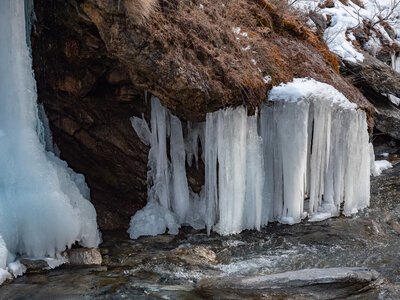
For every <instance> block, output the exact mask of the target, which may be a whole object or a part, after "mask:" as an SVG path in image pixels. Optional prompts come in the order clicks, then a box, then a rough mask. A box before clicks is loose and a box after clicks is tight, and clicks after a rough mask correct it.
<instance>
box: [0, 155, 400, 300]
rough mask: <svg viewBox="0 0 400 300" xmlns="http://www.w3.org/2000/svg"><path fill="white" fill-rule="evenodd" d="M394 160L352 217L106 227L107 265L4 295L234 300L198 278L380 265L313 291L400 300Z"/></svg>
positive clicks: (398, 191) (35, 277)
mask: <svg viewBox="0 0 400 300" xmlns="http://www.w3.org/2000/svg"><path fill="white" fill-rule="evenodd" d="M390 160H392V162H393V163H394V167H393V168H392V169H389V170H387V171H385V172H384V173H383V174H382V175H381V176H379V177H373V178H371V205H370V207H369V208H368V209H365V210H364V211H362V212H360V213H358V214H356V215H354V216H353V217H338V218H333V219H329V220H325V221H322V222H318V223H307V222H302V223H300V224H296V225H293V226H289V225H281V224H270V225H269V226H267V227H265V228H263V229H262V230H261V231H260V232H257V231H245V232H242V233H241V234H237V235H232V236H224V237H221V236H219V235H217V234H211V235H210V236H207V234H206V232H205V231H195V230H193V229H191V228H189V227H185V228H182V229H181V231H180V233H179V235H177V236H170V235H162V236H156V237H142V238H139V239H138V240H130V239H129V238H128V235H127V234H126V233H124V232H103V243H102V244H101V245H100V250H101V253H102V254H103V264H102V265H101V266H93V267H87V266H68V265H65V266H61V267H60V268H57V269H54V270H50V271H42V272H39V273H30V274H26V275H24V276H22V277H19V278H17V279H16V280H14V281H13V282H12V283H9V284H5V285H4V286H2V287H1V288H0V299H46V298H47V299H48V298H51V299H91V298H96V299H111V298H112V299H115V298H118V299H120V298H127V299H206V298H207V299H208V298H214V299H225V298H229V299H231V298H235V297H234V296H232V295H231V296H226V297H225V296H224V295H225V294H224V293H223V292H220V293H218V291H217V289H218V287H215V288H211V290H208V291H204V289H203V290H201V289H199V282H201V281H204V279H207V278H208V280H209V281H210V279H211V283H212V282H213V281H214V280H215V281H216V280H219V279H221V278H223V279H224V280H228V282H230V284H231V285H232V286H234V285H235V282H236V279H237V278H238V277H243V276H260V275H267V274H275V273H281V272H286V271H295V270H301V269H314V268H341V267H366V268H370V269H374V270H376V271H377V272H378V273H379V274H380V276H381V280H380V283H379V285H376V286H374V287H369V288H368V289H358V290H357V292H355V293H354V292H349V293H348V292H345V293H344V294H334V296H332V295H331V294H329V295H322V296H318V295H319V294H318V293H320V292H321V291H316V292H315V291H313V294H312V295H314V296H315V295H317V296H315V297H316V298H321V299H331V298H332V297H333V298H336V297H339V296H340V297H341V298H346V297H347V298H349V299H350V298H351V299H399V298H400V239H399V235H400V180H399V177H400V164H396V162H397V161H398V157H396V156H391V157H390ZM309 272H313V271H312V270H310V271H309ZM216 286H217V284H216ZM312 286H313V288H312V289H316V288H317V287H316V286H315V287H314V285H312ZM332 288H333V289H342V286H340V287H339V286H338V285H337V284H336V285H332V286H330V289H332ZM314 292H315V293H316V294H315V293H314ZM307 295H308V296H307ZM310 295H311V294H305V295H300V294H296V292H295V290H293V291H291V289H290V288H289V289H287V290H286V291H284V292H282V291H280V292H276V293H272V294H271V293H263V294H262V295H261V294H257V292H256V291H254V292H253V294H252V293H251V292H250V294H249V293H247V294H246V297H243V295H242V296H240V295H239V296H238V298H237V299H243V298H247V299H254V298H255V299H277V298H278V299H279V298H280V299H309V298H313V297H311V296H310ZM338 295H339V296H338ZM333 298H332V299H333Z"/></svg>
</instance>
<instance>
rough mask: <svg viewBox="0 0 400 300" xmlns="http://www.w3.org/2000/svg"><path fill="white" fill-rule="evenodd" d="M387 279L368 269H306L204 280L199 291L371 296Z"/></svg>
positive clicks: (210, 295) (214, 295)
mask: <svg viewBox="0 0 400 300" xmlns="http://www.w3.org/2000/svg"><path fill="white" fill-rule="evenodd" d="M382 282H383V280H382V279H381V277H380V275H379V273H377V272H376V271H374V270H370V269H366V268H327V269H305V270H299V271H291V272H285V273H278V274H270V275H263V276H252V277H240V278H231V277H229V278H210V279H202V280H201V281H200V282H199V283H198V285H197V291H198V293H199V294H200V295H202V296H203V297H206V298H207V299H243V298H251V297H260V298H261V297H262V298H266V299H287V298H288V299H339V298H340V299H342V298H345V297H356V296H360V295H361V296H362V295H368V293H369V292H370V291H371V290H374V289H376V288H377V287H378V286H379V285H380V284H381V283H382Z"/></svg>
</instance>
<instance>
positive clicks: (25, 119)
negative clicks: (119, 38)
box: [0, 0, 100, 270]
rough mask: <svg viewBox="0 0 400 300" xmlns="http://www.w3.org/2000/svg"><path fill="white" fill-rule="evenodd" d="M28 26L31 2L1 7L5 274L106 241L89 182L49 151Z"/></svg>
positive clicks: (0, 237)
mask: <svg viewBox="0 0 400 300" xmlns="http://www.w3.org/2000/svg"><path fill="white" fill-rule="evenodd" d="M26 7H29V5H27V6H26ZM26 15H27V16H29V15H30V13H27V14H26ZM26 26H28V23H26V22H25V3H24V0H2V1H0V104H1V109H0V270H5V268H6V265H7V264H8V263H10V262H12V261H13V260H14V259H15V257H16V256H17V255H27V256H31V257H55V256H56V255H57V254H58V253H59V252H61V251H64V250H65V249H66V247H70V246H71V245H72V244H73V243H75V242H79V243H80V244H81V245H83V246H87V247H96V246H97V245H98V244H99V241H100V237H99V232H98V229H97V223H96V212H95V210H94V207H93V206H92V204H91V203H90V202H89V201H88V200H87V199H88V197H89V189H88V187H87V185H86V183H85V181H84V177H83V176H82V175H79V174H76V173H74V172H73V171H72V170H71V169H70V168H68V166H67V164H66V163H65V162H64V161H61V160H60V159H59V158H58V157H57V156H55V155H54V153H52V152H47V151H46V149H45V147H46V146H47V148H50V147H52V145H50V144H46V143H48V142H49V141H50V140H49V136H48V135H49V131H48V124H44V125H43V123H41V120H40V119H39V112H38V107H37V103H36V100H37V93H36V83H35V80H34V75H33V71H32V59H31V56H30V50H29V47H28V45H27V37H26ZM4 248H5V249H6V251H5V250H4ZM4 261H5V262H4ZM14 267H15V266H14Z"/></svg>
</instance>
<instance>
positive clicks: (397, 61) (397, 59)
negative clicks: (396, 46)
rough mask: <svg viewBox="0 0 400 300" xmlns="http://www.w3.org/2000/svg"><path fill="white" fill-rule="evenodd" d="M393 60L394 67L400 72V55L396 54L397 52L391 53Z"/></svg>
mask: <svg viewBox="0 0 400 300" xmlns="http://www.w3.org/2000/svg"><path fill="white" fill-rule="evenodd" d="M390 57H391V60H392V69H393V70H395V71H396V72H400V56H397V55H396V52H393V53H391V54H390Z"/></svg>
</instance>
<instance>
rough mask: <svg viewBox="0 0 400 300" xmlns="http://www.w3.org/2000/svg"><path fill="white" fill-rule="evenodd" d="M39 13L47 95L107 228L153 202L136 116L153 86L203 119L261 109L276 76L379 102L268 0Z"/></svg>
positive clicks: (42, 85)
mask: <svg viewBox="0 0 400 300" xmlns="http://www.w3.org/2000/svg"><path fill="white" fill-rule="evenodd" d="M35 12H36V24H35V30H34V31H33V33H32V51H33V58H34V69H35V75H36V80H37V86H38V95H39V102H42V103H43V104H44V107H45V110H46V112H47V115H48V117H49V121H50V127H51V129H52V132H53V135H54V141H55V143H56V144H57V146H58V147H59V149H60V151H61V157H62V158H63V159H65V160H66V161H67V162H68V163H69V165H70V166H71V167H72V168H74V169H75V170H76V171H78V172H81V173H83V174H84V175H85V176H86V180H87V182H88V184H89V187H90V188H91V193H92V195H91V197H92V202H93V204H94V205H95V207H96V210H97V213H98V222H99V225H100V227H101V228H103V229H115V228H123V227H127V225H128V221H129V217H130V216H132V215H133V214H134V212H135V211H136V210H138V209H140V208H142V207H143V206H144V205H145V203H146V192H147V183H146V174H147V166H146V164H147V152H148V148H147V147H146V146H145V145H143V144H142V143H141V142H140V140H139V138H138V137H137V136H136V134H135V132H134V130H133V129H132V127H131V124H130V121H129V118H130V117H131V116H141V115H142V114H143V115H144V116H145V118H147V119H148V117H149V103H148V101H147V99H146V95H147V93H145V92H146V91H147V92H148V93H149V94H150V93H151V94H153V95H156V96H157V97H159V98H160V99H161V102H162V103H163V105H165V106H167V107H168V108H169V109H171V110H172V112H173V113H174V114H176V115H178V116H179V117H180V118H181V119H182V120H188V121H201V120H204V117H205V114H206V113H207V112H211V111H215V110H217V109H220V108H223V107H227V106H237V105H246V106H247V107H248V108H249V111H250V112H254V111H255V110H256V108H257V107H259V106H260V104H261V103H263V102H264V101H266V99H267V97H266V95H267V92H268V90H270V89H271V88H272V86H274V85H277V84H279V83H281V82H288V81H290V80H292V79H293V78H295V77H312V78H314V79H316V80H318V81H322V82H326V83H328V84H331V85H333V86H334V87H336V88H337V89H338V90H339V91H341V92H342V93H343V94H344V95H345V96H346V97H347V98H348V99H350V100H351V101H353V102H355V103H357V104H358V105H359V106H360V107H362V108H363V109H365V110H366V111H367V112H368V113H369V114H370V115H371V114H372V111H373V108H372V105H371V104H370V103H369V102H368V101H367V99H366V98H365V97H364V96H363V95H362V94H361V93H360V92H359V90H357V89H356V88H355V87H354V86H353V85H352V84H351V83H350V81H348V79H344V78H343V77H342V76H341V75H340V74H339V65H338V62H337V59H336V57H335V56H334V55H333V54H332V53H331V52H329V50H328V49H327V48H326V46H325V45H324V43H323V42H322V41H321V40H320V39H319V38H317V36H315V35H314V33H313V32H312V31H311V30H310V29H308V28H307V27H306V26H304V25H302V23H301V22H300V21H299V20H297V19H296V18H294V17H292V16H288V15H285V14H283V13H282V12H281V11H278V10H276V9H275V8H274V7H273V6H271V5H270V4H269V3H267V2H265V1H263V0H237V1H210V0H203V1H196V0H184V1H178V0H159V1H136V2H135V1H133V0H120V1H118V0H36V1H35ZM370 121H372V118H370ZM371 124H372V123H371ZM188 174H189V175H188V176H189V182H191V184H192V186H193V187H194V188H195V187H196V185H199V184H201V179H200V178H198V176H197V172H195V170H188Z"/></svg>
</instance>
